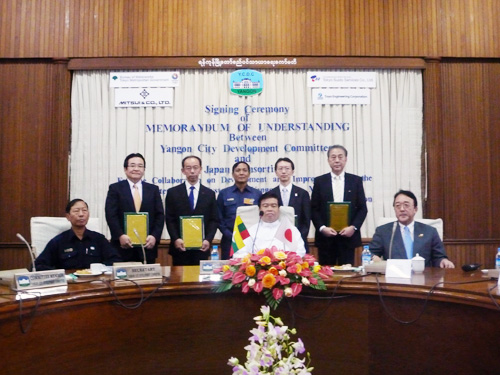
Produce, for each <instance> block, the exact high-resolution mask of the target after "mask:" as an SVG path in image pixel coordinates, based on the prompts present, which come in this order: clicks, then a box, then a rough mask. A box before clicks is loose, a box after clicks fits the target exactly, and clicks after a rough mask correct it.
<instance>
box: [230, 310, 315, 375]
mask: <svg viewBox="0 0 500 375" xmlns="http://www.w3.org/2000/svg"><path fill="white" fill-rule="evenodd" d="M260 311H261V313H262V315H260V316H257V317H255V318H254V320H256V322H257V328H254V329H252V330H251V331H250V333H251V334H252V336H251V337H250V338H249V341H250V344H249V345H247V346H245V350H246V351H247V361H246V362H245V364H244V365H241V364H240V363H239V360H238V359H237V358H234V357H231V358H230V359H229V362H228V365H229V366H232V367H233V375H250V374H259V375H261V374H262V375H264V374H273V375H280V374H281V375H284V374H298V375H310V374H311V372H312V370H313V369H314V368H313V367H309V365H310V362H311V356H310V354H309V353H306V354H304V353H305V351H306V349H305V347H304V343H303V342H302V340H301V339H300V338H299V339H298V340H297V341H296V342H293V341H291V337H290V335H295V334H296V333H297V331H296V330H295V328H293V329H288V327H287V326H285V325H283V322H282V321H281V319H280V318H274V317H272V316H271V315H270V307H269V306H262V307H261V308H260ZM299 354H304V355H303V357H302V358H300V357H299ZM306 360H307V364H306V363H305V362H306Z"/></svg>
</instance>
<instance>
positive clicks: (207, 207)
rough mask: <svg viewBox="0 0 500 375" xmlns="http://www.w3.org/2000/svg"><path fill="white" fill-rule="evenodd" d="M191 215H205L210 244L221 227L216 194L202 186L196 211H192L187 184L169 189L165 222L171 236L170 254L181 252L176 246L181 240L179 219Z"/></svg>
mask: <svg viewBox="0 0 500 375" xmlns="http://www.w3.org/2000/svg"><path fill="white" fill-rule="evenodd" d="M189 215H203V216H204V218H203V221H204V225H205V238H204V239H205V240H207V241H209V242H210V243H211V242H212V240H213V239H214V236H215V232H216V231H217V227H218V226H219V222H218V219H217V203H216V201H215V192H214V191H213V190H211V189H209V188H207V187H206V186H203V185H201V184H200V191H199V193H198V200H197V201H196V207H195V208H194V211H193V210H191V205H190V204H189V198H188V194H187V191H186V184H185V183H182V184H180V185H177V186H174V187H173V188H170V189H168V191H167V197H166V198H165V221H166V224H167V230H168V234H169V235H170V253H171V254H172V253H176V252H179V250H177V249H176V248H175V246H174V242H175V241H176V240H177V239H179V238H181V228H180V222H179V217H180V216H189Z"/></svg>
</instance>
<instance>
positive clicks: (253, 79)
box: [229, 69, 264, 95]
mask: <svg viewBox="0 0 500 375" xmlns="http://www.w3.org/2000/svg"><path fill="white" fill-rule="evenodd" d="M263 86H264V80H263V79H262V74H261V73H260V72H257V71H256V70H251V69H241V70H237V71H235V72H233V73H231V77H230V82H229V88H230V90H231V92H232V93H234V94H237V95H255V94H259V93H261V92H262V88H263Z"/></svg>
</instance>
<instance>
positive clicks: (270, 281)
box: [262, 273, 276, 289]
mask: <svg viewBox="0 0 500 375" xmlns="http://www.w3.org/2000/svg"><path fill="white" fill-rule="evenodd" d="M274 284H276V278H275V277H274V275H273V274H271V273H268V274H267V275H266V276H264V278H263V279H262V286H263V287H264V288H267V289H271V288H272V287H273V286H274Z"/></svg>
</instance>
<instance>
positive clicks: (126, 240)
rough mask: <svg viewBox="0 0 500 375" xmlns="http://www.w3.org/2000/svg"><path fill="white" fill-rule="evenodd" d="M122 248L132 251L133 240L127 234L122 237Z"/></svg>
mask: <svg viewBox="0 0 500 375" xmlns="http://www.w3.org/2000/svg"><path fill="white" fill-rule="evenodd" d="M120 247H121V248H122V249H131V248H132V240H131V239H130V237H129V236H127V235H126V234H122V235H121V236H120Z"/></svg>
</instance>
